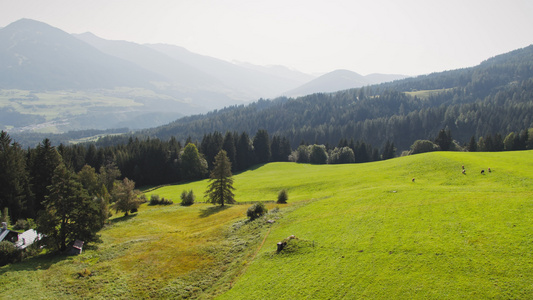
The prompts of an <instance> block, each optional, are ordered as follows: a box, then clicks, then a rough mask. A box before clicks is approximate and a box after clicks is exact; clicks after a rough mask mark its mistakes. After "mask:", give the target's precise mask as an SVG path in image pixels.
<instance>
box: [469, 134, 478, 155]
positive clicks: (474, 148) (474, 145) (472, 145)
mask: <svg viewBox="0 0 533 300" xmlns="http://www.w3.org/2000/svg"><path fill="white" fill-rule="evenodd" d="M468 151H469V152H476V151H477V143H476V137H475V136H474V135H473V136H472V137H471V138H470V143H469V144H468Z"/></svg>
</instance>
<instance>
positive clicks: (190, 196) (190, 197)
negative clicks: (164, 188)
mask: <svg viewBox="0 0 533 300" xmlns="http://www.w3.org/2000/svg"><path fill="white" fill-rule="evenodd" d="M180 198H181V205H183V206H191V205H193V204H194V199H195V198H196V196H194V193H193V192H192V190H190V191H189V192H187V191H183V192H182V193H181V196H180Z"/></svg>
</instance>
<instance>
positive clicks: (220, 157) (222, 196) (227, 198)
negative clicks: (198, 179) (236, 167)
mask: <svg viewBox="0 0 533 300" xmlns="http://www.w3.org/2000/svg"><path fill="white" fill-rule="evenodd" d="M213 165H214V168H213V170H212V171H211V176H210V179H209V185H208V187H207V190H206V192H205V194H206V197H207V198H208V201H209V202H211V203H213V204H220V206H224V204H225V203H228V204H231V203H235V199H234V197H235V195H234V194H233V190H235V188H234V187H233V178H232V174H231V162H230V161H229V159H228V156H227V154H226V151H224V150H220V152H219V153H218V154H217V156H216V157H215V162H214V164H213Z"/></svg>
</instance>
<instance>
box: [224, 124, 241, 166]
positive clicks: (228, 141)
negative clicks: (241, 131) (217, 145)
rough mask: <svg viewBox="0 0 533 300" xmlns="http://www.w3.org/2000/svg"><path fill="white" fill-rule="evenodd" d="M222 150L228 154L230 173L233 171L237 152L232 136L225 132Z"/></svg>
mask: <svg viewBox="0 0 533 300" xmlns="http://www.w3.org/2000/svg"><path fill="white" fill-rule="evenodd" d="M222 149H224V151H226V153H227V154H228V158H229V161H230V162H231V169H232V171H234V170H235V166H236V164H235V160H236V153H237V150H236V148H235V140H234V139H233V134H232V133H231V132H229V131H228V132H226V135H225V136H224V142H223V143H222Z"/></svg>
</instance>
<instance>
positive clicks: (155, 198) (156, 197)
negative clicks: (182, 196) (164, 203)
mask: <svg viewBox="0 0 533 300" xmlns="http://www.w3.org/2000/svg"><path fill="white" fill-rule="evenodd" d="M159 201H161V198H160V197H159V195H156V194H152V196H150V203H149V205H158V204H159Z"/></svg>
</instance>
